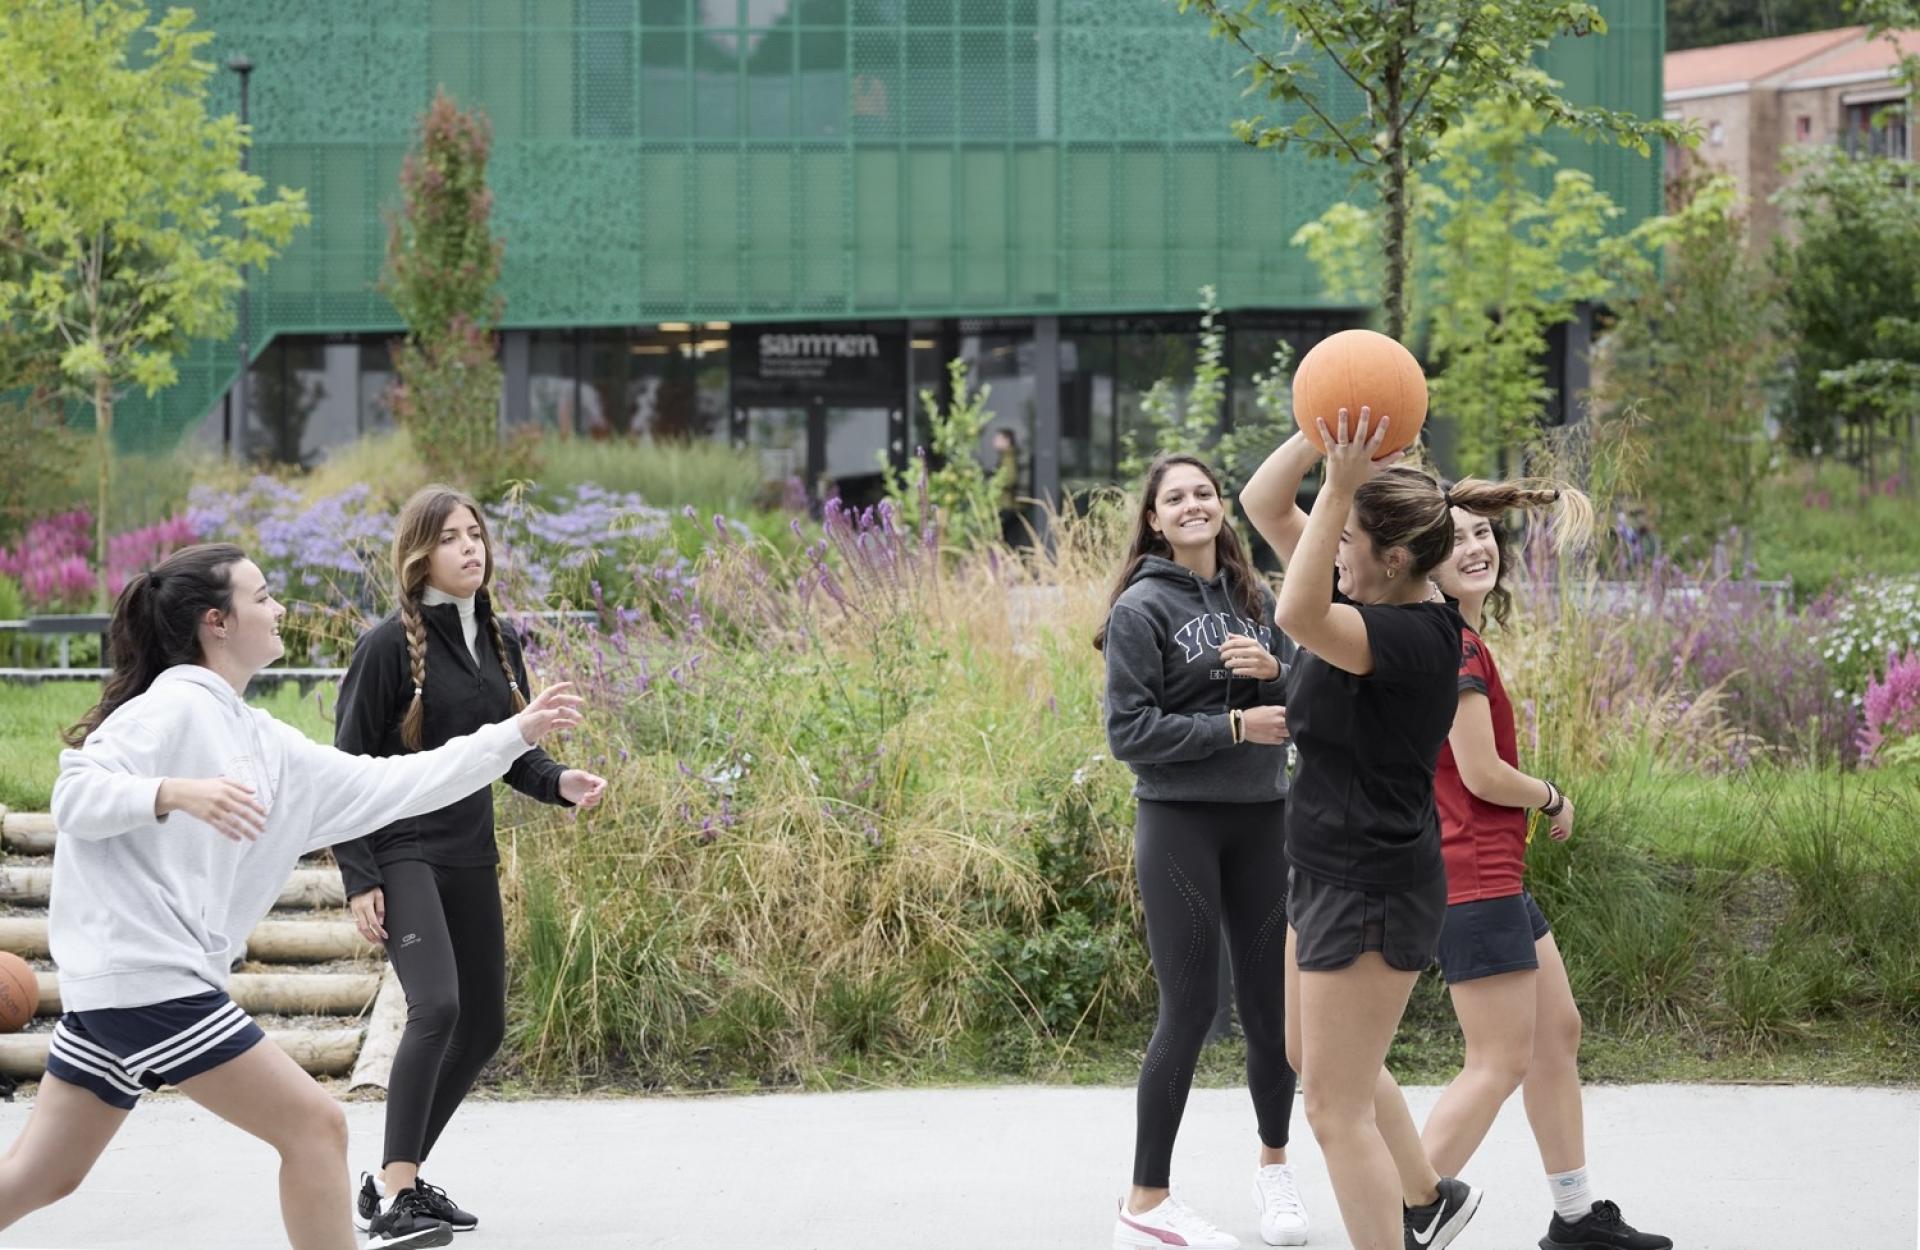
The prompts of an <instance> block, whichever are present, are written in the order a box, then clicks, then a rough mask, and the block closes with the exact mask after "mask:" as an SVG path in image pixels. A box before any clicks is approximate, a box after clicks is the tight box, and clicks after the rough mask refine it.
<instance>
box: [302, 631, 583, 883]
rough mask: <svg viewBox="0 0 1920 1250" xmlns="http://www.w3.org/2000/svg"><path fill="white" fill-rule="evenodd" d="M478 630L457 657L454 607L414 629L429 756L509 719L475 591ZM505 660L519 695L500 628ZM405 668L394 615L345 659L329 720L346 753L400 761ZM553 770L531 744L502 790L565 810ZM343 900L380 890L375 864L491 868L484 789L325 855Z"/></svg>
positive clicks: (516, 664) (496, 855) (521, 674)
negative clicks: (422, 657) (423, 639)
mask: <svg viewBox="0 0 1920 1250" xmlns="http://www.w3.org/2000/svg"><path fill="white" fill-rule="evenodd" d="M474 611H475V614H476V615H477V616H478V618H479V625H480V628H479V632H478V634H477V635H476V636H475V638H474V642H473V645H474V650H475V651H478V652H479V660H478V661H477V662H476V661H475V659H474V657H473V656H472V655H470V654H468V652H467V642H466V639H465V637H464V636H462V634H461V631H460V609H459V608H458V607H456V606H455V605H453V604H450V603H446V604H438V605H432V606H424V607H422V608H421V609H420V618H421V623H422V624H423V625H424V627H425V629H426V634H427V680H426V687H425V689H426V693H425V696H424V699H423V703H424V708H423V719H422V723H421V727H420V747H421V749H422V750H432V749H433V748H434V747H437V746H439V745H441V744H442V743H444V742H446V741H448V740H449V739H452V738H458V737H460V736H461V735H462V734H469V733H472V732H473V731H474V730H476V729H479V728H480V727H481V726H483V725H489V724H492V723H493V722H494V721H498V720H504V719H505V718H506V717H508V716H510V715H512V713H513V695H512V692H511V691H510V690H509V688H508V686H507V677H506V674H505V673H504V672H502V671H501V669H500V660H499V657H498V653H497V652H496V651H495V650H494V646H493V631H492V630H491V629H489V628H488V627H487V617H488V616H489V615H490V613H491V608H490V606H489V604H488V601H487V597H486V596H485V595H484V594H483V595H481V596H480V597H479V600H478V602H476V603H475V604H474ZM500 633H501V637H502V638H504V639H505V640H506V645H507V657H508V661H509V662H510V663H511V664H512V665H513V672H514V676H515V678H516V679H517V680H518V681H519V682H520V689H521V690H522V691H523V692H524V691H526V690H527V688H528V687H527V666H526V663H525V661H523V660H522V659H521V656H520V640H519V639H518V638H517V637H515V635H514V632H513V630H512V629H511V628H510V627H509V626H507V625H506V623H505V622H502V623H501V628H500ZM412 673H413V666H412V663H411V662H410V661H409V659H408V657H407V631H406V627H405V626H404V625H402V624H401V623H400V616H399V614H398V613H395V614H394V615H392V616H389V617H388V618H387V619H386V620H384V621H381V622H380V623H379V624H378V625H376V626H374V627H373V628H372V629H370V630H368V631H367V632H366V633H365V634H363V635H361V638H360V641H359V642H358V643H357V644H355V646H354V648H353V660H352V662H351V663H350V664H349V665H348V667H347V675H346V678H345V679H344V680H343V681H342V682H341V684H340V706H339V709H338V712H337V715H336V717H335V720H334V730H333V744H334V745H335V746H336V747H338V748H340V749H341V750H342V751H350V752H352V753H353V754H355V755H405V754H407V753H408V751H409V748H408V747H407V746H406V744H405V743H403V742H401V741H400V720H401V718H402V717H404V716H405V715H406V712H407V704H408V703H410V702H412V700H413V675H412ZM565 771H566V770H565V768H563V767H562V766H561V765H560V764H558V763H556V762H555V761H554V760H553V758H552V757H551V756H549V755H548V754H547V753H546V752H545V751H543V750H541V749H540V748H539V747H532V748H530V749H529V750H528V751H527V753H526V754H525V755H522V756H521V757H520V758H519V759H517V760H515V761H514V764H513V767H512V768H511V769H509V770H508V772H507V777H506V781H507V784H508V785H510V786H512V787H513V788H514V789H516V790H518V791H520V793H522V794H524V795H526V796H528V797H529V798H534V799H538V800H540V801H541V802H542V803H554V804H559V805H562V806H570V805H569V804H567V802H566V800H565V799H562V798H561V797H560V775H561V774H562V773H563V772H565ZM333 857H334V859H335V860H336V861H337V862H338V863H339V865H340V879H341V881H342V882H343V883H344V885H345V886H346V892H347V897H348V898H352V897H353V896H354V895H356V894H362V893H365V892H366V891H368V890H371V889H373V888H374V887H376V886H380V885H382V884H384V880H385V878H384V877H383V875H382V873H381V867H382V866H383V865H386V864H393V863H399V862H401V861H403V860H423V861H425V862H427V863H429V864H438V865H441V866H442V867H447V868H478V867H485V866H488V865H491V864H497V863H499V862H500V851H499V848H498V847H497V846H496V845H495V843H494V838H493V787H491V786H488V787H486V788H485V789H482V790H476V791H474V792H473V793H472V794H470V795H468V796H467V797H466V798H464V799H461V800H460V801H459V802H457V803H452V804H449V805H448V806H446V807H443V808H441V809H440V810H439V811H437V812H429V813H427V814H426V815H425V816H415V817H412V818H410V819H407V820H396V821H394V822H393V823H392V824H390V825H388V826H387V827H386V828H384V829H379V830H376V831H375V832H373V833H370V834H368V835H367V836H366V837H364V838H357V839H355V840H354V841H352V842H342V843H340V844H339V845H337V846H335V847H334V848H333Z"/></svg>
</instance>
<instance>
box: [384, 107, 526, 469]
mask: <svg viewBox="0 0 1920 1250" xmlns="http://www.w3.org/2000/svg"><path fill="white" fill-rule="evenodd" d="M492 146H493V139H492V132H491V128H490V127H489V126H488V124H487V119H486V116H485V115H484V114H483V113H481V112H480V111H479V110H477V109H475V110H472V111H466V110H462V109H461V108H460V106H459V105H458V104H456V103H455V102H454V101H453V99H452V97H450V96H449V95H447V93H446V91H445V90H444V89H443V90H441V91H439V92H436V93H435V95H434V100H433V104H432V106H431V107H430V108H428V110H427V111H426V113H425V114H423V115H422V116H421V118H420V144H419V146H418V147H417V148H416V149H415V150H414V151H413V152H411V153H409V154H408V156H407V159H406V162H405V164H404V165H403V167H402V168H401V171H400V190H401V196H402V200H403V207H402V209H401V212H400V213H399V215H398V216H396V217H394V218H393V220H392V222H391V223H390V226H389V230H388V236H387V270H386V274H385V276H384V280H383V282H382V287H381V289H382V290H383V291H384V292H385V293H386V296H387V298H388V299H389V300H391V301H393V306H394V308H395V309H396V310H397V311H398V312H399V314H400V319H401V320H402V321H404V322H406V324H407V337H406V341H405V342H403V343H402V344H400V346H399V347H398V348H396V349H395V351H394V354H393V370H394V373H395V374H396V375H397V377H398V381H397V382H396V383H395V386H394V392H393V412H394V416H395V418H396V419H397V420H398V421H399V423H400V425H401V426H402V428H404V429H405V430H406V431H407V435H408V437H409V439H410V440H411V441H412V443H413V448H414V451H415V452H416V453H417V454H418V455H419V457H420V459H421V462H422V463H424V464H425V465H426V466H427V467H428V469H429V470H430V471H431V472H432V473H433V474H434V476H436V477H438V478H440V479H442V480H443V481H453V482H460V483H465V484H468V485H475V486H482V487H491V486H495V485H498V478H499V476H500V474H501V472H502V470H503V469H504V468H505V467H506V462H507V450H506V449H505V448H504V447H503V445H502V443H501V440H500V364H499V361H498V360H497V359H496V358H495V354H494V330H495V328H496V327H497V326H498V324H499V321H500V316H501V313H502V311H503V309H504V307H505V302H504V301H503V300H502V298H501V296H500V293H499V291H498V289H497V288H498V284H499V281H500V258H501V254H502V252H503V251H504V248H503V245H502V244H501V242H500V240H498V239H496V238H495V237H494V235H493V226H492V216H493V194H492V192H491V191H489V190H488V188H487V159H488V156H489V154H490V153H491V150H492Z"/></svg>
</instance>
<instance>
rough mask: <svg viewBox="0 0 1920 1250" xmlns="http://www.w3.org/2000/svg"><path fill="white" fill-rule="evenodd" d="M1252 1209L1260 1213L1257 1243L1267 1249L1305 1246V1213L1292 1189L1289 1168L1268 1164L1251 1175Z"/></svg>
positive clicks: (1288, 1166) (1294, 1189)
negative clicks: (1258, 1241)
mask: <svg viewBox="0 0 1920 1250" xmlns="http://www.w3.org/2000/svg"><path fill="white" fill-rule="evenodd" d="M1253 1205H1254V1206H1255V1207H1258V1208H1259V1210H1260V1240H1262V1241H1264V1242H1266V1243H1267V1244H1268V1245H1270V1246H1304V1245H1306V1244H1307V1209H1306V1207H1304V1206H1302V1205H1301V1204H1300V1191H1299V1190H1298V1189H1296V1188H1294V1184H1293V1165H1292V1164H1290V1163H1274V1164H1269V1165H1268V1166H1266V1167H1263V1168H1261V1169H1260V1170H1259V1171H1257V1172H1255V1173H1254V1174H1253Z"/></svg>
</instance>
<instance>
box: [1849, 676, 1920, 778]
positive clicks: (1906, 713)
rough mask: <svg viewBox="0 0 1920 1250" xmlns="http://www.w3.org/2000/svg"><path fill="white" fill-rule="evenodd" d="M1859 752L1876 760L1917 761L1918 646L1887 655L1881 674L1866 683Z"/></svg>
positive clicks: (1919, 714)
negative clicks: (1884, 669) (1901, 653)
mask: <svg viewBox="0 0 1920 1250" xmlns="http://www.w3.org/2000/svg"><path fill="white" fill-rule="evenodd" d="M1862 715H1863V719H1864V720H1865V722H1866V723H1865V724H1864V725H1863V726H1862V728H1861V730H1860V755H1861V758H1862V759H1863V760H1866V761H1868V762H1870V763H1875V764H1896V763H1906V762H1913V761H1920V650H1915V651H1908V652H1907V653H1906V654H1905V655H1898V654H1894V655H1889V656H1888V657H1887V671H1886V675H1885V676H1884V677H1877V678H1875V679H1873V680H1872V681H1869V682H1868V683H1867V693H1866V696H1865V698H1864V700H1863V707H1862Z"/></svg>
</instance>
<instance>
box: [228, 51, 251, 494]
mask: <svg viewBox="0 0 1920 1250" xmlns="http://www.w3.org/2000/svg"><path fill="white" fill-rule="evenodd" d="M227 68H228V69H230V70H232V71H233V72H234V73H236V74H238V75H240V125H241V126H242V127H245V126H246V125H247V80H248V78H249V77H250V76H251V75H252V73H253V62H252V61H249V60H248V59H247V58H246V57H245V56H235V57H232V58H230V59H229V60H228V61H227ZM252 148H253V136H252V134H251V133H249V134H248V135H247V144H246V146H245V147H243V148H241V149H240V172H241V173H246V172H247V164H248V162H247V154H248V153H249V152H250V151H251V150H252ZM243 228H244V227H243ZM247 296H248V291H247V266H245V265H241V266H240V372H239V374H238V376H237V377H236V378H235V379H234V383H233V402H232V404H231V405H229V408H228V413H229V415H228V418H227V454H228V455H229V456H230V457H232V458H233V459H235V460H241V459H244V458H245V455H246V443H247V375H248V371H249V370H250V368H251V367H252V364H253V324H252V308H251V306H250V303H249V301H248V298H247Z"/></svg>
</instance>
